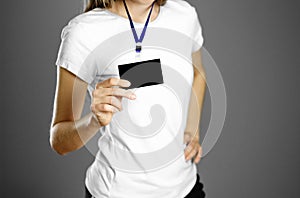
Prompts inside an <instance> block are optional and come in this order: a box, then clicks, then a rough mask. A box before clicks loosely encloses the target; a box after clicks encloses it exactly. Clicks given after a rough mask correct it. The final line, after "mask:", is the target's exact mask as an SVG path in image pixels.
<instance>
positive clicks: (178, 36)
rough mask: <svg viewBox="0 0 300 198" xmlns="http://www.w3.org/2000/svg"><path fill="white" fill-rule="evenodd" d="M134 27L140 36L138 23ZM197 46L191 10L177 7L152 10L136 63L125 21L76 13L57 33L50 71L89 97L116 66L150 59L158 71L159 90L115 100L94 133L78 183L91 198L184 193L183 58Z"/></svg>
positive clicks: (186, 73) (189, 170)
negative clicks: (68, 75) (116, 106)
mask: <svg viewBox="0 0 300 198" xmlns="http://www.w3.org/2000/svg"><path fill="white" fill-rule="evenodd" d="M134 25H135V27H136V29H137V33H138V36H140V33H141V30H142V28H143V27H144V23H136V22H134ZM202 44H203V37H202V30H201V26H200V23H199V20H198V16H197V12H196V9H195V8H194V7H193V6H192V5H190V4H189V3H188V2H186V1H184V0H167V3H166V4H165V5H164V6H161V7H160V12H159V15H158V17H157V18H156V19H155V20H154V21H152V22H149V24H148V28H147V31H146V34H145V37H144V40H143V42H142V53H141V55H140V57H139V58H137V57H136V52H135V41H134V38H133V35H132V32H131V28H130V24H129V20H128V19H126V18H124V17H122V16H119V15H117V14H114V13H112V12H110V11H108V10H105V9H101V8H95V9H93V10H91V11H89V12H86V13H82V14H80V15H78V16H76V17H74V18H73V19H71V20H70V21H69V23H68V24H67V25H66V26H65V27H64V28H63V30H62V34H61V45H60V48H59V52H58V57H57V60H56V65H57V66H61V67H64V68H66V69H67V70H69V71H70V72H72V73H74V74H75V75H77V76H78V77H79V78H81V79H82V80H84V81H85V82H87V83H88V93H89V97H92V94H91V93H92V91H93V89H94V87H95V85H96V84H97V83H98V82H100V81H103V80H105V79H108V78H110V77H119V73H118V69H117V66H118V65H121V64H126V63H131V62H136V61H142V60H150V59H155V58H159V59H160V61H161V65H162V75H163V79H164V83H163V84H158V85H152V86H146V87H140V88H136V89H133V91H134V92H135V94H136V96H137V98H136V99H135V100H129V99H127V98H123V99H122V107H123V111H121V112H117V113H115V114H114V116H113V118H112V121H111V123H110V124H109V125H107V126H104V127H102V128H101V129H100V133H101V138H99V140H98V147H99V151H98V152H97V154H96V158H95V160H94V162H93V163H92V164H91V165H90V167H89V168H88V170H87V172H86V179H85V184H86V186H87V188H88V190H89V191H90V192H91V194H92V195H93V196H94V197H96V198H103V197H111V198H128V197H137V198H141V197H142V198H156V197H168V198H180V197H184V196H186V195H187V194H188V193H189V192H190V191H191V189H192V187H193V186H194V184H195V182H196V173H197V169H196V165H195V164H194V163H192V162H191V160H189V161H187V162H186V161H185V159H184V148H185V145H184V143H183V133H184V128H185V125H186V119H187V117H186V116H187V109H188V104H189V99H190V94H191V86H192V83H193V71H194V70H193V66H192V64H191V53H192V52H195V51H196V50H198V49H200V47H201V46H202ZM146 75H147V74H146ZM149 75H150V74H149Z"/></svg>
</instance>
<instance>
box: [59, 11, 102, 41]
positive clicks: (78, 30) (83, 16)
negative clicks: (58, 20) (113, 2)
mask: <svg viewBox="0 0 300 198" xmlns="http://www.w3.org/2000/svg"><path fill="white" fill-rule="evenodd" d="M104 15H106V13H105V12H104V10H103V9H101V8H99V9H98V8H96V9H94V10H91V11H88V12H84V13H80V14H77V15H76V16H74V17H72V18H71V19H70V20H69V21H68V22H67V24H66V25H65V26H64V27H63V29H62V32H61V37H62V38H63V37H65V36H73V35H74V36H76V37H79V36H81V35H83V34H85V33H87V29H88V28H89V27H92V25H93V24H94V25H95V24H96V23H101V22H103V21H105V17H103V16H104Z"/></svg>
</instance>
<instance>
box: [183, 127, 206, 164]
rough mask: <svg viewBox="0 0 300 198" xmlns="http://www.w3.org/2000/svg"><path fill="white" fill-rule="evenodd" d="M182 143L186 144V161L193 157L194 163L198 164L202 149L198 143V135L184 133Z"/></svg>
mask: <svg viewBox="0 0 300 198" xmlns="http://www.w3.org/2000/svg"><path fill="white" fill-rule="evenodd" d="M184 143H185V144H187V147H186V148H185V150H184V156H185V159H186V161H188V160H190V159H192V158H193V157H194V163H195V164H197V163H199V162H200V159H201V156H202V147H201V145H200V143H199V135H197V134H196V135H192V134H190V133H188V132H186V133H185V134H184Z"/></svg>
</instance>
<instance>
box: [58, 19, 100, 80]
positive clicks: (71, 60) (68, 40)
mask: <svg viewBox="0 0 300 198" xmlns="http://www.w3.org/2000/svg"><path fill="white" fill-rule="evenodd" d="M80 25H81V24H79V23H76V22H74V21H72V20H71V21H69V23H68V24H67V25H66V26H64V28H63V29H62V32H61V43H60V46H59V50H58V54H57V59H56V62H55V64H56V66H60V67H63V68H65V69H67V70H68V71H70V72H71V73H73V74H75V75H76V76H77V77H79V78H80V79H82V80H84V81H85V82H87V83H89V84H90V83H91V82H92V81H93V79H94V78H95V76H96V70H95V69H93V68H91V67H89V68H87V67H86V66H85V64H84V62H85V60H86V58H87V57H88V55H89V54H90V49H89V47H88V46H87V44H86V43H87V42H86V39H88V37H87V36H85V32H84V28H82V27H81V26H80Z"/></svg>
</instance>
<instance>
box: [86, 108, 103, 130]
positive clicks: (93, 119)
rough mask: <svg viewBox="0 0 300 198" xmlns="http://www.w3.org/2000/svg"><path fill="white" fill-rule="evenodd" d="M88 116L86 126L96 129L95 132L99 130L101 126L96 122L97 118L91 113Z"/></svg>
mask: <svg viewBox="0 0 300 198" xmlns="http://www.w3.org/2000/svg"><path fill="white" fill-rule="evenodd" d="M90 115H91V116H90V119H89V124H88V126H89V127H91V128H93V129H96V130H98V129H100V128H101V125H100V123H99V121H98V118H97V116H96V115H95V114H94V113H93V112H91V113H90Z"/></svg>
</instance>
